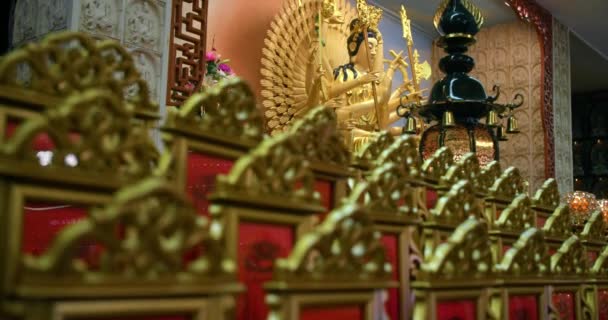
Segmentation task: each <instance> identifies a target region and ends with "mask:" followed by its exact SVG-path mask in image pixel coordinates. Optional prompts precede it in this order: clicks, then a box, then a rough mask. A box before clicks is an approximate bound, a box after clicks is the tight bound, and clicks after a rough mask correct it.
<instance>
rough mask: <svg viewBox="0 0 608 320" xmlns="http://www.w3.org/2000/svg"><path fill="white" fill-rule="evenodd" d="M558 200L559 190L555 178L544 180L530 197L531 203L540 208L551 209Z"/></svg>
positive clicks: (556, 204)
mask: <svg viewBox="0 0 608 320" xmlns="http://www.w3.org/2000/svg"><path fill="white" fill-rule="evenodd" d="M559 202H560V195H559V190H558V187H557V182H556V181H555V179H553V178H551V179H548V180H547V181H545V182H544V183H543V185H542V187H540V189H538V190H537V191H536V193H535V194H534V197H533V198H532V204H533V205H534V206H535V207H537V208H541V209H545V210H548V211H553V210H555V208H557V206H558V205H559Z"/></svg>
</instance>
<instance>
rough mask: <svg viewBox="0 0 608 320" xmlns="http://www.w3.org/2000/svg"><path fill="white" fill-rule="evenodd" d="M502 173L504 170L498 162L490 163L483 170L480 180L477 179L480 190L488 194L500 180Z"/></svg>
mask: <svg viewBox="0 0 608 320" xmlns="http://www.w3.org/2000/svg"><path fill="white" fill-rule="evenodd" d="M501 173H502V170H501V169H500V163H499V162H498V161H492V162H490V163H488V164H487V165H486V166H485V167H484V168H482V169H481V173H480V175H479V179H477V181H478V188H479V190H481V191H483V192H487V190H488V189H490V188H491V187H492V186H493V185H494V182H496V180H498V178H500V175H501Z"/></svg>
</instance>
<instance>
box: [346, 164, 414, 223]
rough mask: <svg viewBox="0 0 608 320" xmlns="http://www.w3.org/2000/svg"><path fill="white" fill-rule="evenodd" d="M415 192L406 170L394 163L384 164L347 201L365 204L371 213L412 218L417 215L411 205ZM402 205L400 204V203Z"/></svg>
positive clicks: (357, 187) (359, 185) (358, 186)
mask: <svg viewBox="0 0 608 320" xmlns="http://www.w3.org/2000/svg"><path fill="white" fill-rule="evenodd" d="M414 193H415V190H414V189H412V186H411V182H410V179H409V173H408V172H407V171H406V168H405V167H403V166H400V165H398V164H395V163H390V162H389V163H386V164H384V165H382V166H380V167H377V168H376V169H374V171H372V173H371V175H370V176H369V178H368V179H367V180H366V182H364V183H360V184H358V185H357V186H356V187H355V188H354V190H353V192H352V193H351V195H350V197H349V199H351V200H352V201H351V202H353V203H354V202H357V203H361V204H365V208H366V209H367V210H368V211H370V212H371V213H388V214H393V215H398V214H401V215H406V216H410V217H412V218H414V217H415V215H416V214H418V208H417V207H416V205H415V204H414V203H413V197H414ZM402 200H403V201H404V203H401V201H402Z"/></svg>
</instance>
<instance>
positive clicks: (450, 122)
mask: <svg viewBox="0 0 608 320" xmlns="http://www.w3.org/2000/svg"><path fill="white" fill-rule="evenodd" d="M455 125H456V121H455V120H454V114H453V113H452V111H445V112H444V113H443V116H442V118H441V126H442V127H443V128H452V127H454V126H455Z"/></svg>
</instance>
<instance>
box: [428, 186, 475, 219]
mask: <svg viewBox="0 0 608 320" xmlns="http://www.w3.org/2000/svg"><path fill="white" fill-rule="evenodd" d="M482 212H483V211H482V209H481V206H480V205H479V203H478V200H477V199H476V198H475V192H474V190H473V186H472V184H471V182H469V181H467V180H460V181H459V182H457V183H456V184H454V186H452V188H451V189H450V191H448V192H447V193H446V194H445V195H444V196H443V197H441V198H439V201H437V205H436V206H435V208H434V209H432V210H431V214H430V215H429V217H428V220H429V221H432V222H437V223H441V224H447V225H454V226H455V225H459V224H460V223H462V222H464V221H465V220H467V218H468V217H470V216H473V217H477V218H481V217H482Z"/></svg>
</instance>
